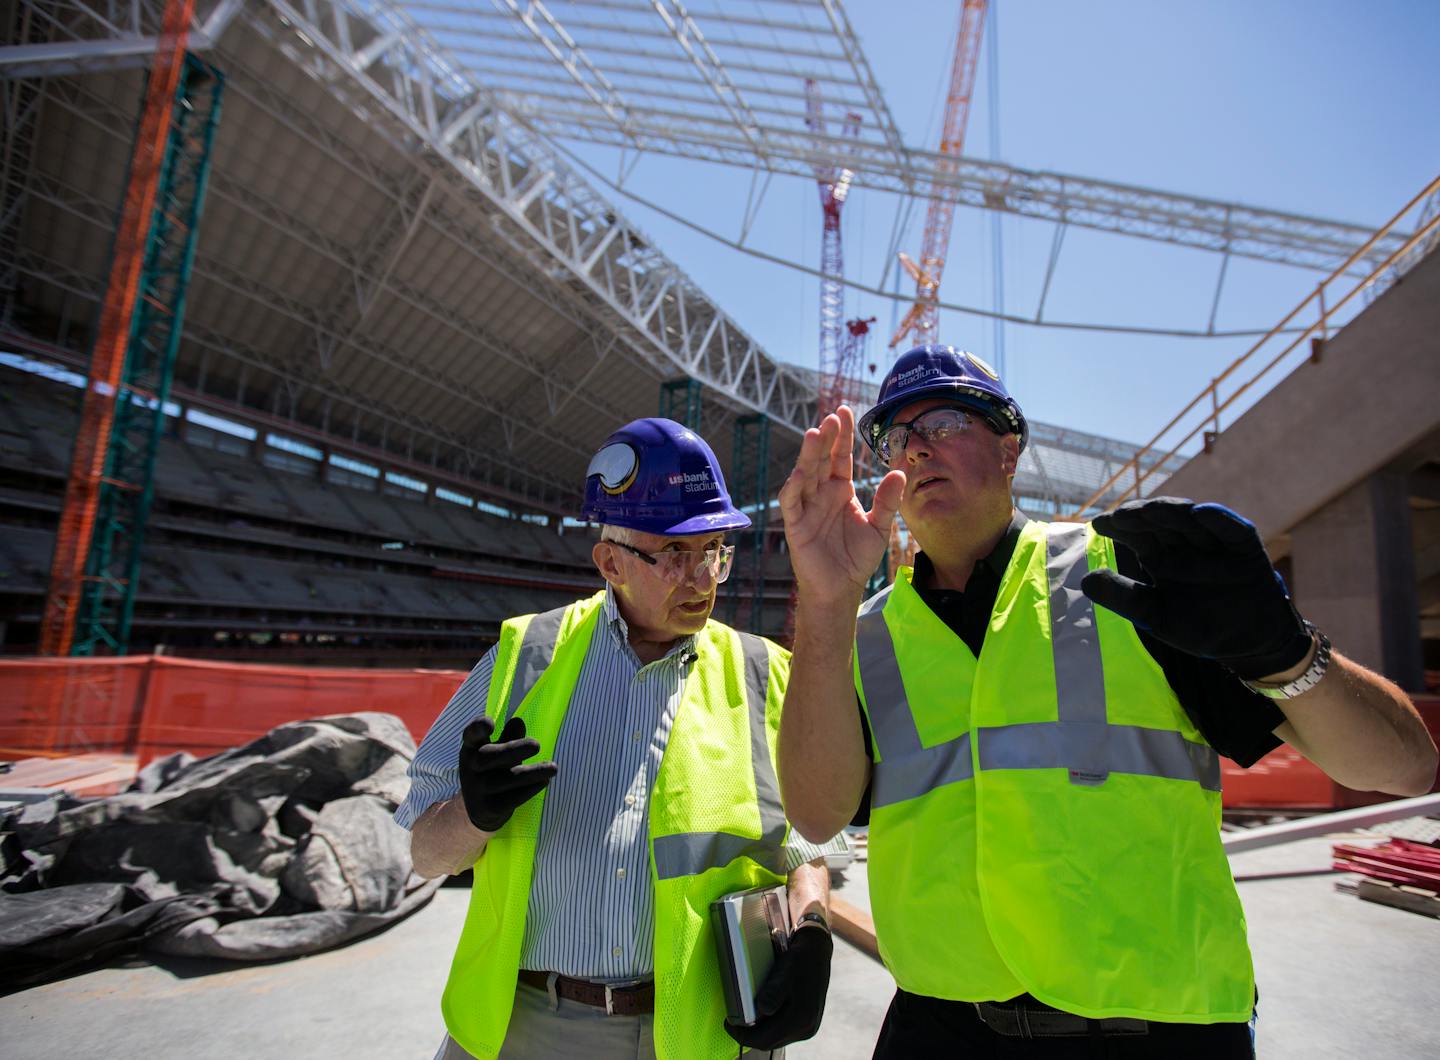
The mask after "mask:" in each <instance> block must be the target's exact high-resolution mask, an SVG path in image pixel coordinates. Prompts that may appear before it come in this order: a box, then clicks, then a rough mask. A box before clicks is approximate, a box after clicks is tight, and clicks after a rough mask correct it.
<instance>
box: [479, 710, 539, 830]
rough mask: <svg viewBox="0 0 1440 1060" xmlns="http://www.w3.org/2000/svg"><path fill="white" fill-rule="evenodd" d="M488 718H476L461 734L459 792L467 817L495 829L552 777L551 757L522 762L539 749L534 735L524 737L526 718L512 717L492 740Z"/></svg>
mask: <svg viewBox="0 0 1440 1060" xmlns="http://www.w3.org/2000/svg"><path fill="white" fill-rule="evenodd" d="M494 731H495V720H494V719H493V718H477V719H476V720H474V721H472V722H471V723H470V724H469V725H467V726H465V732H464V734H463V735H462V736H461V738H460V794H461V795H462V796H463V797H464V799H465V812H466V813H467V814H469V816H470V823H471V824H473V825H474V826H475V827H476V828H478V829H480V830H481V831H482V832H498V831H500V829H501V828H502V827H504V825H505V822H506V821H508V820H510V815H511V814H513V813H514V812H515V808H516V807H517V806H519V805H520V804H521V803H523V802H525V801H526V800H528V799H531V798H533V797H534V796H536V795H538V794H540V792H541V791H542V790H544V788H545V785H546V784H549V783H550V781H552V780H554V779H555V773H556V771H557V770H558V768H559V767H558V766H556V764H555V763H554V762H533V763H531V764H530V765H521V763H522V762H524V761H525V759H527V758H531V757H533V756H534V755H537V754H539V753H540V744H539V742H538V741H536V740H530V739H526V737H525V722H524V721H522V720H521V719H520V718H511V719H510V720H509V721H508V722H506V723H505V728H504V729H503V730H502V731H501V733H500V736H499V737H498V738H497V739H496V740H495V742H494V743H491V742H490V735H491V734H492V733H493V732H494Z"/></svg>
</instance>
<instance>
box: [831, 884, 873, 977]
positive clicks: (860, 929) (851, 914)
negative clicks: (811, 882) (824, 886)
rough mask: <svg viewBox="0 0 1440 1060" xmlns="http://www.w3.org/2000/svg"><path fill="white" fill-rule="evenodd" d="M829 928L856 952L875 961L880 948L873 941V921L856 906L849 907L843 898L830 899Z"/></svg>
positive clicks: (832, 897)
mask: <svg viewBox="0 0 1440 1060" xmlns="http://www.w3.org/2000/svg"><path fill="white" fill-rule="evenodd" d="M830 926H831V928H833V929H834V931H835V934H837V935H839V936H840V937H841V938H842V939H844V940H845V941H846V942H848V943H850V945H852V946H854V947H855V948H856V949H857V950H861V951H862V952H864V953H868V954H869V955H870V956H871V957H874V958H875V959H876V960H877V961H878V960H879V959H880V946H879V944H878V943H877V942H876V941H875V921H874V920H872V919H871V917H870V914H869V913H868V912H866V911H865V910H864V909H861V908H859V907H858V906H854V905H851V904H850V903H849V902H847V901H845V899H843V898H836V897H834V896H833V895H832V896H831V898H830Z"/></svg>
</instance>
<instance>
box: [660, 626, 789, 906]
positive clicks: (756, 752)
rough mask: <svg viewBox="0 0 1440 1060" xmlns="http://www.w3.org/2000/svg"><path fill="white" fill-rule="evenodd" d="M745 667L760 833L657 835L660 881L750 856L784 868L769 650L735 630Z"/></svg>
mask: <svg viewBox="0 0 1440 1060" xmlns="http://www.w3.org/2000/svg"><path fill="white" fill-rule="evenodd" d="M737 635H738V636H739V638H740V649H741V653H742V655H743V658H744V667H745V701H746V705H747V706H748V707H749V711H750V764H751V767H752V768H753V769H754V771H755V796H756V800H757V802H758V804H759V808H760V838H759V839H755V838H753V837H749V836H741V835H735V834H733V833H731V832H687V833H684V834H681V835H665V836H657V837H656V839H655V855H654V856H655V875H656V877H657V878H659V879H662V880H670V879H675V878H676V877H678V876H698V875H699V874H700V873H702V872H705V871H706V870H708V869H718V868H723V867H724V866H726V865H728V864H730V862H732V861H734V860H735V859H736V858H740V857H747V858H750V859H752V860H754V861H756V862H758V863H759V864H760V865H762V866H764V867H765V868H767V869H769V870H770V871H771V872H774V873H776V874H779V875H783V874H784V872H785V833H786V830H787V828H788V827H789V826H788V825H787V824H786V821H785V810H784V808H783V807H782V806H781V804H780V782H779V781H778V780H777V779H776V777H775V767H774V766H773V765H772V764H771V762H770V743H769V740H768V739H767V737H766V726H765V699H766V691H767V689H768V687H769V683H770V650H769V648H767V647H766V645H765V641H764V640H763V639H762V638H760V637H757V636H755V635H754V634H751V633H737Z"/></svg>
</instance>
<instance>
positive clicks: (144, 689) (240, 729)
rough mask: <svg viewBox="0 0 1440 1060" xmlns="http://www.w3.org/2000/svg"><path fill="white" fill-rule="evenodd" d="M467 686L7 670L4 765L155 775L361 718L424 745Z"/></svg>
mask: <svg viewBox="0 0 1440 1060" xmlns="http://www.w3.org/2000/svg"><path fill="white" fill-rule="evenodd" d="M464 677H465V674H464V673H463V672H462V671H459V670H366V669H353V670H340V669H328V668H322V667H301V666H255V665H248V664H243V663H217V662H203V661H201V660H197V659H173V658H168V657H165V656H153V655H141V656H127V657H125V658H110V659H66V660H53V659H35V660H30V659H26V660H19V661H13V662H11V661H6V662H0V758H24V757H35V756H42V757H45V756H53V755H55V754H57V753H73V752H85V751H111V752H123V753H133V754H134V755H135V756H136V757H137V758H138V760H139V764H140V765H141V766H144V765H145V764H146V763H147V762H149V761H151V760H152V759H154V758H157V757H159V756H161V755H166V754H169V753H171V752H172V751H189V752H191V753H192V754H196V755H208V754H214V753H215V752H217V751H223V750H224V749H226V748H227V747H234V746H235V745H237V744H242V743H245V742H246V741H248V740H251V739H254V738H255V737H257V736H260V735H262V734H264V733H266V732H268V731H269V730H270V729H272V728H274V727H275V726H276V725H280V724H282V723H284V722H287V721H298V720H300V719H303V718H313V717H317V716H319V715H323V714H349V713H354V712H356V711H362V710H378V711H385V712H386V713H389V714H395V715H397V716H398V717H399V718H400V719H401V720H403V721H404V722H405V724H406V725H407V726H408V727H409V729H410V731H411V733H412V734H413V735H414V736H415V739H416V741H417V742H418V741H419V740H420V738H421V737H423V736H424V735H425V733H426V731H427V730H428V729H429V728H430V723H431V722H433V721H434V720H435V717H436V715H438V714H439V713H440V710H441V708H443V707H444V706H445V704H446V702H448V701H449V699H450V696H451V694H452V693H454V691H455V689H456V688H457V687H458V686H459V684H460V682H461V681H462V680H463V679H464ZM56 703H59V704H61V705H62V706H61V708H60V713H59V716H54V715H53V714H52V711H53V709H54V708H53V706H52V705H53V704H56Z"/></svg>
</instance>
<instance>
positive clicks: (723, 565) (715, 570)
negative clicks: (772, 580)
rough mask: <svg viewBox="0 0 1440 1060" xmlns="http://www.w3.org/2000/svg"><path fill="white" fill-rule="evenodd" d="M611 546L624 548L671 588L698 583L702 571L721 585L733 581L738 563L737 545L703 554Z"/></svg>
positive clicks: (614, 543)
mask: <svg viewBox="0 0 1440 1060" xmlns="http://www.w3.org/2000/svg"><path fill="white" fill-rule="evenodd" d="M610 544H612V545H617V546H619V547H620V548H623V549H624V550H625V551H626V552H629V553H632V554H633V555H636V556H639V557H640V558H641V559H643V560H644V561H645V562H646V563H648V564H650V565H651V566H652V567H654V568H655V573H656V574H658V575H659V576H660V578H661V579H662V580H663V581H667V582H669V583H670V584H671V585H679V584H681V583H682V582H688V581H694V580H695V579H696V578H698V577H699V576H700V572H701V571H702V570H708V571H709V572H710V577H712V578H714V579H715V584H716V585H719V584H720V583H721V582H723V581H724V580H725V579H726V578H728V577H730V567H731V564H732V563H734V561H735V546H734V545H717V546H716V547H714V548H707V549H705V551H703V552H699V551H694V550H690V551H679V550H676V551H671V552H641V551H640V550H639V549H638V548H636V547H635V546H633V545H626V544H623V543H621V542H619V541H611V542H610Z"/></svg>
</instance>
